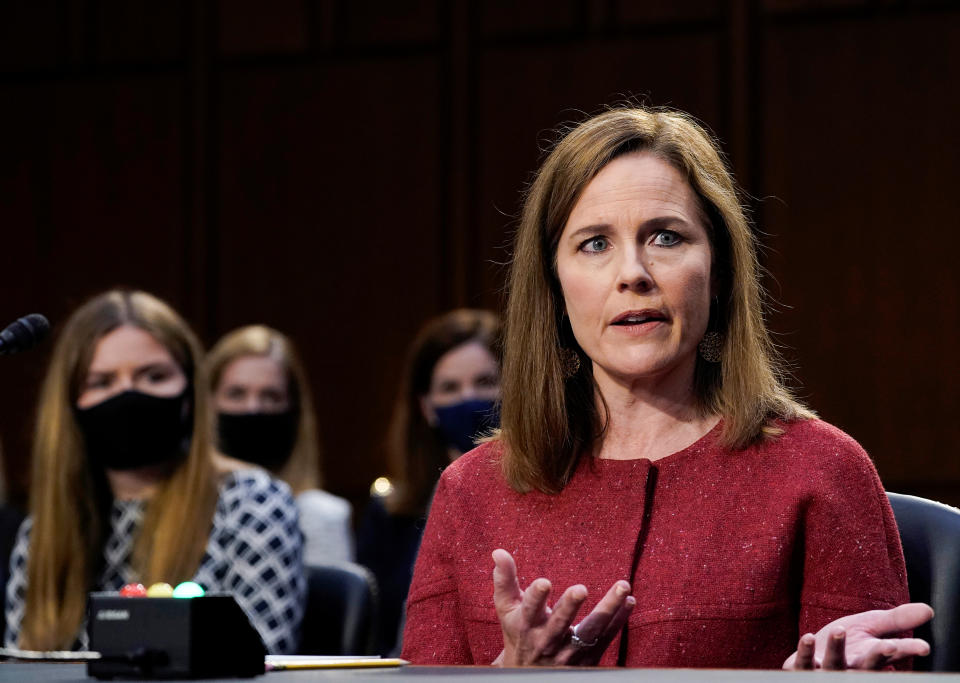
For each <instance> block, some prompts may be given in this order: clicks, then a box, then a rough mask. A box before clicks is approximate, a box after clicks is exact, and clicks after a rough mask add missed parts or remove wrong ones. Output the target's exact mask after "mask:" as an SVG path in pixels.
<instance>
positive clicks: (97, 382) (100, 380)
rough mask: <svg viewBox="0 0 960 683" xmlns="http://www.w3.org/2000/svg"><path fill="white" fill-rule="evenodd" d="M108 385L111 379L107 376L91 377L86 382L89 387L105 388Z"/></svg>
mask: <svg viewBox="0 0 960 683" xmlns="http://www.w3.org/2000/svg"><path fill="white" fill-rule="evenodd" d="M108 385H109V381H108V380H107V378H106V377H91V378H90V379H88V380H87V383H86V387H87V389H103V388H104V387H106V386H108Z"/></svg>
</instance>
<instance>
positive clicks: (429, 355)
mask: <svg viewBox="0 0 960 683" xmlns="http://www.w3.org/2000/svg"><path fill="white" fill-rule="evenodd" d="M499 335H500V322H499V320H498V318H497V316H496V315H494V314H493V313H491V312H489V311H482V310H474V309H459V310H455V311H451V312H449V313H446V314H444V315H442V316H440V317H438V318H435V319H433V320H431V321H429V322H428V323H427V324H426V325H424V327H423V328H422V329H421V330H420V332H419V334H418V335H417V337H416V339H414V341H413V343H412V345H411V347H410V349H409V352H408V355H407V360H406V364H405V366H404V370H403V378H402V386H401V388H400V391H399V392H398V394H397V398H396V401H395V404H394V413H393V422H392V425H391V428H390V435H389V439H388V456H389V459H390V462H391V466H392V469H393V470H394V472H395V474H396V477H395V478H394V479H393V480H392V481H391V480H387V479H386V478H380V479H378V480H377V481H376V482H374V485H373V486H372V487H371V491H372V493H373V495H372V497H371V500H370V503H369V504H368V506H367V509H366V512H365V514H364V517H363V520H362V522H361V524H360V530H359V533H358V540H357V558H358V562H360V563H361V564H363V565H366V566H367V567H369V568H370V569H371V570H372V571H373V573H374V575H375V576H376V578H377V584H378V585H379V587H380V611H381V615H380V620H379V628H380V632H379V640H378V647H379V650H380V652H381V654H391V653H395V652H396V651H397V650H398V648H397V646H398V644H399V643H398V642H397V640H398V639H397V632H398V628H399V626H400V621H401V617H402V613H403V604H404V601H405V600H406V596H407V590H408V589H409V587H410V580H411V578H412V576H413V563H414V560H415V559H416V556H417V548H418V547H419V545H420V537H421V534H422V533H423V525H424V522H425V519H426V515H427V511H428V508H429V505H430V497H431V496H432V494H433V489H434V487H435V486H436V483H437V480H438V479H439V478H440V473H441V472H442V471H443V469H444V468H445V467H446V466H447V465H449V464H450V463H451V462H453V461H454V460H455V459H456V458H458V457H460V456H461V455H462V454H463V453H465V452H466V451H469V450H471V449H472V448H473V447H474V445H475V443H476V440H477V439H478V438H483V437H484V436H485V435H486V434H487V433H489V432H491V431H492V430H493V429H495V428H496V427H497V426H498V425H499V413H498V408H497V400H498V399H499V396H500V361H499V349H498V344H499Z"/></svg>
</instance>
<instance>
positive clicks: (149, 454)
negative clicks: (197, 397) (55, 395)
mask: <svg viewBox="0 0 960 683" xmlns="http://www.w3.org/2000/svg"><path fill="white" fill-rule="evenodd" d="M189 391H190V390H189V388H187V389H185V390H184V391H183V393H181V394H180V395H179V396H171V397H160V396H152V395H150V394H144V393H141V392H139V391H125V392H123V393H122V394H117V395H116V396H113V397H111V398H108V399H107V400H106V401H101V402H100V403H98V404H96V405H94V406H90V407H89V408H77V409H76V411H75V412H76V416H77V422H78V423H79V425H80V431H81V432H83V438H84V441H85V443H86V446H87V458H88V459H89V460H90V462H91V463H92V464H95V465H99V466H100V467H104V468H106V469H108V470H134V469H137V468H139V467H147V466H149V465H158V464H160V463H162V462H167V461H170V460H175V459H177V458H180V457H183V454H184V453H185V452H186V450H187V442H188V440H189V438H190V435H191V432H192V424H193V415H192V411H189V410H184V404H185V402H186V401H187V396H188V395H189Z"/></svg>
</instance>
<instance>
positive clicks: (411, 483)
mask: <svg viewBox="0 0 960 683" xmlns="http://www.w3.org/2000/svg"><path fill="white" fill-rule="evenodd" d="M470 342H479V343H481V344H483V345H484V346H485V347H486V349H487V350H488V351H489V352H490V353H491V355H493V357H494V358H496V359H497V361H498V362H499V359H500V353H499V352H500V349H499V345H500V344H499V343H500V319H499V318H498V317H497V316H496V315H495V314H494V313H491V312H490V311H483V310H477V309H470V308H460V309H456V310H453V311H450V312H448V313H444V314H443V315H441V316H439V317H437V318H434V319H432V320H430V321H428V322H427V323H426V324H425V325H424V326H423V327H422V328H421V329H420V332H419V333H418V334H417V336H416V338H415V339H414V340H413V343H412V344H411V345H410V349H409V351H408V352H407V359H406V362H405V363H404V366H403V375H402V378H401V385H400V390H399V391H398V392H397V398H396V400H395V401H394V404H393V419H392V422H391V423H390V433H389V436H388V441H387V451H388V457H389V460H390V463H391V466H392V469H393V470H394V471H395V473H396V477H397V478H396V488H395V489H394V492H393V494H392V495H391V496H390V498H389V499H388V500H387V503H386V506H387V509H388V510H389V511H390V512H391V513H392V514H397V515H410V516H418V515H422V514H424V513H425V512H426V509H427V504H428V503H429V501H430V496H431V495H432V494H433V487H434V486H435V485H436V483H437V480H438V479H439V478H440V473H441V472H442V471H443V469H444V468H445V467H446V466H447V465H449V464H450V455H449V453H448V447H447V444H446V443H445V442H444V440H443V439H442V438H441V437H440V435H439V434H438V432H437V430H436V429H435V428H433V427H431V426H430V425H429V424H427V420H426V418H425V417H424V416H423V411H422V410H421V408H420V399H421V398H422V397H423V396H425V395H426V394H428V393H430V383H431V381H432V380H433V369H434V367H436V365H437V362H438V361H439V360H440V359H441V358H442V357H443V356H444V355H446V354H447V352H449V351H451V350H453V349H455V348H456V347H458V346H461V345H463V344H467V343H470Z"/></svg>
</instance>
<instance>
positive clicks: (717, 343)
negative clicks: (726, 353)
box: [697, 332, 723, 363]
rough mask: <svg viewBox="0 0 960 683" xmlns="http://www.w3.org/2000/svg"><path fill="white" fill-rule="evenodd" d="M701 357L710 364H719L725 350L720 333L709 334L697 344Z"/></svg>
mask: <svg viewBox="0 0 960 683" xmlns="http://www.w3.org/2000/svg"><path fill="white" fill-rule="evenodd" d="M697 350H698V351H699V352H700V357H701V358H703V360H705V361H707V362H708V363H719V362H720V359H721V357H722V356H721V353H720V352H721V351H722V350H723V336H722V335H721V334H720V333H719V332H707V333H706V334H705V335H703V339H701V340H700V343H699V344H697Z"/></svg>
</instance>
